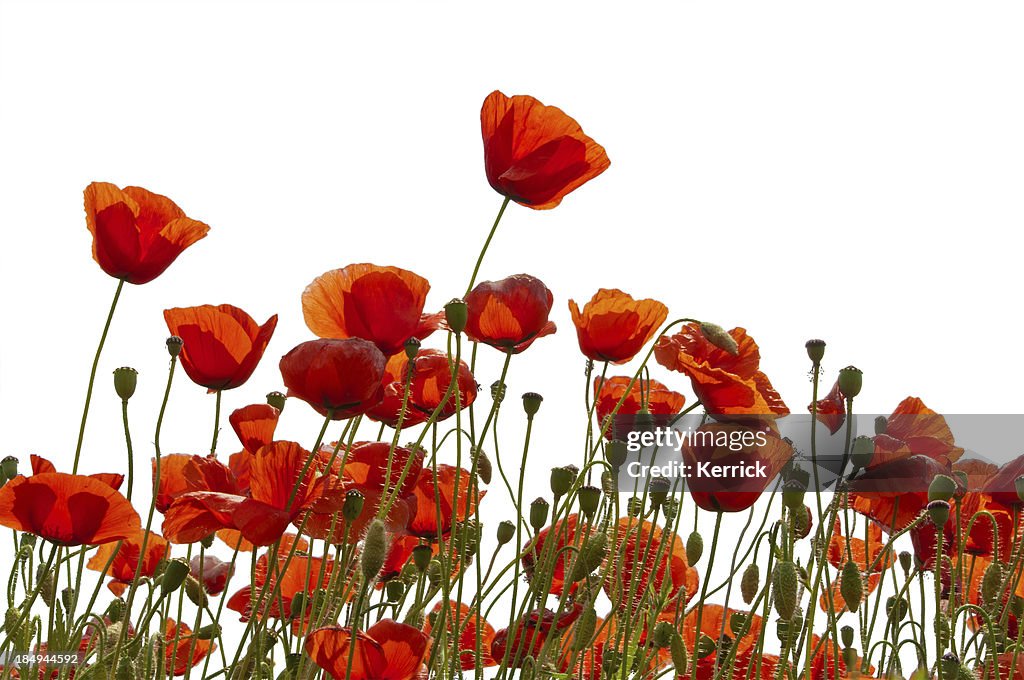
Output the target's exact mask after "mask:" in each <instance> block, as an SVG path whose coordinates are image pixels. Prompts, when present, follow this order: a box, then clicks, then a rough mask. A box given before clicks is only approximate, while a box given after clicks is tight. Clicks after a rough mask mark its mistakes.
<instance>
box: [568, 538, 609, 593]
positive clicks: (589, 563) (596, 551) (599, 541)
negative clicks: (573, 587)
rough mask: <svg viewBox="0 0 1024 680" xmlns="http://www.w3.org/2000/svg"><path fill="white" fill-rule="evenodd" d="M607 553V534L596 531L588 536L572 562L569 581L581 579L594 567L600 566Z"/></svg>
mask: <svg viewBox="0 0 1024 680" xmlns="http://www.w3.org/2000/svg"><path fill="white" fill-rule="evenodd" d="M607 553H608V535H607V534H604V533H597V534H594V535H593V536H591V537H590V538H588V539H587V540H586V541H584V543H583V547H582V548H580V552H579V554H578V555H577V557H576V560H575V561H574V562H573V564H572V573H571V574H570V576H569V582H570V583H576V582H577V581H582V580H583V579H585V578H586V577H587V576H588V575H590V574H591V573H593V571H594V570H595V569H597V568H598V567H600V566H601V563H602V562H603V561H604V558H605V556H606V555H607Z"/></svg>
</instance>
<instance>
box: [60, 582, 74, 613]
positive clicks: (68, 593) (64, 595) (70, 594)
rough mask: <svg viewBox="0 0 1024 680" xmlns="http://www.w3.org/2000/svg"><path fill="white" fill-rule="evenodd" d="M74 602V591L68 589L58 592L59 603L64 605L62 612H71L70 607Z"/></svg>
mask: <svg viewBox="0 0 1024 680" xmlns="http://www.w3.org/2000/svg"><path fill="white" fill-rule="evenodd" d="M74 601H75V589H74V588H71V587H68V588H65V589H64V590H62V591H60V602H61V604H63V605H64V611H71V605H72V604H73V603H74Z"/></svg>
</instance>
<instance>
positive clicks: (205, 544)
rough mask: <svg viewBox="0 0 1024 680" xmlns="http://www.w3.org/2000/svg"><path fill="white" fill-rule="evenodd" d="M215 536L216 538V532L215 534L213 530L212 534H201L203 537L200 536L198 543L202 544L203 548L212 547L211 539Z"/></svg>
mask: <svg viewBox="0 0 1024 680" xmlns="http://www.w3.org/2000/svg"><path fill="white" fill-rule="evenodd" d="M215 538H217V534H216V532H214V533H212V534H207V535H206V536H203V537H202V538H201V539H200V540H199V543H200V545H202V546H203V547H204V548H212V547H213V539H215Z"/></svg>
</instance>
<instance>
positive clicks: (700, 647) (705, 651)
mask: <svg viewBox="0 0 1024 680" xmlns="http://www.w3.org/2000/svg"><path fill="white" fill-rule="evenodd" d="M693 651H694V654H696V656H697V658H698V659H704V658H706V657H708V656H710V655H712V654H714V653H715V641H714V640H713V639H712V638H711V636H710V635H708V634H707V633H701V634H700V638H698V639H697V645H696V648H695V649H694V650H693Z"/></svg>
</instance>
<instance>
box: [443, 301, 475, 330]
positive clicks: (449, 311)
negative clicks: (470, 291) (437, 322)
mask: <svg viewBox="0 0 1024 680" xmlns="http://www.w3.org/2000/svg"><path fill="white" fill-rule="evenodd" d="M444 318H445V321H447V322H448V328H450V329H451V330H452V332H453V333H461V332H462V331H464V330H465V329H466V322H467V321H469V307H468V306H467V305H466V301H465V300H463V299H461V298H452V300H451V301H450V302H449V303H448V304H446V305H445V306H444Z"/></svg>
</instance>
